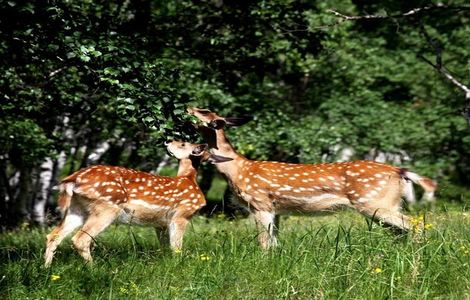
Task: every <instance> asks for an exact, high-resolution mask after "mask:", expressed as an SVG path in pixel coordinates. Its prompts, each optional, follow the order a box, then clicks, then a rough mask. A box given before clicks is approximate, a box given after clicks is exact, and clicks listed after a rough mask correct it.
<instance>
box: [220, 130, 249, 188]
mask: <svg viewBox="0 0 470 300" xmlns="http://www.w3.org/2000/svg"><path fill="white" fill-rule="evenodd" d="M215 141H216V147H214V149H213V150H212V151H213V153H214V154H215V155H220V156H224V157H229V158H232V159H233V160H231V161H227V162H224V163H218V164H216V165H215V166H216V167H217V170H219V172H221V173H222V174H224V175H225V176H226V177H228V179H230V180H232V181H233V180H234V179H235V178H236V177H237V176H238V173H239V170H240V166H241V165H242V164H243V162H244V161H247V160H248V159H246V158H245V157H244V156H243V155H241V154H239V153H238V152H237V151H236V150H235V149H234V148H233V146H232V144H231V143H230V141H229V140H228V139H227V137H226V136H225V132H224V130H223V129H217V130H215Z"/></svg>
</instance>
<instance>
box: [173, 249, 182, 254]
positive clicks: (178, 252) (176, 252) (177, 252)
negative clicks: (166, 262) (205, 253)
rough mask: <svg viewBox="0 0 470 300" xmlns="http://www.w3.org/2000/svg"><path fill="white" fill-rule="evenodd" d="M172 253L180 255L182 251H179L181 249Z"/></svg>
mask: <svg viewBox="0 0 470 300" xmlns="http://www.w3.org/2000/svg"><path fill="white" fill-rule="evenodd" d="M173 252H174V253H175V254H180V253H181V252H182V251H181V249H175V250H174V251H173Z"/></svg>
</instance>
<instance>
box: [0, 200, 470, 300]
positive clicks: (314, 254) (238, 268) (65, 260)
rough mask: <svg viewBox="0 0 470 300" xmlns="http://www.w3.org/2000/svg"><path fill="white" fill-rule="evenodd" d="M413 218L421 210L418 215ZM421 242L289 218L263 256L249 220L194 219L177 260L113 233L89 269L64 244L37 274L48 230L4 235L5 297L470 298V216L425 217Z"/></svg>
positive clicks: (127, 230) (135, 235) (136, 234)
mask: <svg viewBox="0 0 470 300" xmlns="http://www.w3.org/2000/svg"><path fill="white" fill-rule="evenodd" d="M415 215H417V213H415ZM425 220H426V223H427V224H431V225H427V227H428V229H427V230H426V231H425V233H424V234H423V235H422V236H421V238H419V239H413V238H411V237H410V236H409V237H402V238H397V237H395V236H393V235H392V234H391V233H390V232H389V231H388V230H387V229H383V228H381V227H380V226H378V225H376V224H373V225H372V224H370V223H369V222H367V221H366V219H365V218H363V217H361V216H359V215H357V214H355V213H353V212H347V211H346V212H340V213H338V214H335V215H329V216H319V217H314V218H312V217H297V216H293V217H287V218H283V219H282V222H281V226H282V228H281V235H280V241H281V243H282V246H281V247H279V248H277V249H275V250H272V251H269V252H266V253H264V252H262V251H261V250H260V249H259V247H258V245H257V241H256V233H255V230H254V223H253V220H251V219H241V220H236V221H228V220H225V219H224V218H223V216H220V217H215V218H211V219H207V218H204V217H195V218H194V219H193V221H192V224H191V226H189V228H188V231H187V232H186V236H185V248H184V250H183V252H182V253H179V254H172V253H171V252H170V251H168V250H167V249H162V248H161V247H160V246H159V245H158V242H157V241H156V239H155V235H154V231H153V230H152V229H151V228H145V227H129V226H123V225H120V226H114V225H113V226H112V227H110V228H109V229H108V230H107V231H106V232H105V233H103V234H102V235H100V236H99V237H98V239H97V244H96V246H95V249H94V252H93V255H94V258H95V263H94V265H93V266H86V265H84V263H83V261H82V259H81V257H79V255H78V254H77V253H76V252H75V251H74V250H73V249H72V248H71V243H70V240H69V239H68V240H66V241H64V243H63V244H62V245H61V247H59V251H58V253H57V255H56V258H55V260H54V262H53V265H52V267H51V268H50V269H45V268H43V266H42V264H43V258H42V254H43V251H44V239H45V235H46V231H41V230H32V231H27V230H25V231H18V232H11V233H6V234H3V235H0V247H1V248H0V250H1V254H0V298H1V299H71V298H74V299H88V298H91V299H146V298H147V299H148V298H151V299H286V298H287V299H470V266H469V264H470V230H469V228H470V213H469V212H466V211H463V210H460V211H459V209H458V208H455V209H453V210H452V211H445V210H442V209H439V212H427V213H425Z"/></svg>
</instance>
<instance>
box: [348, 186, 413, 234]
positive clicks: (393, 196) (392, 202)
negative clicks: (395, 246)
mask: <svg viewBox="0 0 470 300" xmlns="http://www.w3.org/2000/svg"><path fill="white" fill-rule="evenodd" d="M401 189H402V187H401V182H400V181H399V180H394V179H393V178H392V179H390V180H389V182H388V184H387V185H386V186H384V187H383V188H382V190H381V191H380V192H376V193H375V192H374V191H368V193H367V194H366V195H369V196H364V195H363V196H361V197H360V198H358V199H354V200H352V201H351V203H352V205H353V207H354V208H355V209H356V210H357V211H359V212H360V213H362V214H364V215H366V216H368V217H370V218H372V219H373V220H374V221H377V222H381V223H383V224H384V225H386V226H391V227H392V228H394V229H396V230H397V231H398V232H399V233H404V232H408V231H409V230H410V229H411V228H412V225H411V222H410V217H408V216H406V215H404V214H403V213H402V212H401V195H402V190H401Z"/></svg>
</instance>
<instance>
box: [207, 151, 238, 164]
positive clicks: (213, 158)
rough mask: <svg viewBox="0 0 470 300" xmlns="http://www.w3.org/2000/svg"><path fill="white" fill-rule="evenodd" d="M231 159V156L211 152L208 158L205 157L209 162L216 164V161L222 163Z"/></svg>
mask: <svg viewBox="0 0 470 300" xmlns="http://www.w3.org/2000/svg"><path fill="white" fill-rule="evenodd" d="M231 160H233V158H230V157H225V156H220V155H215V154H212V153H211V154H210V155H209V158H208V159H207V161H208V162H210V163H211V164H218V163H223V162H226V161H231Z"/></svg>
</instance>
